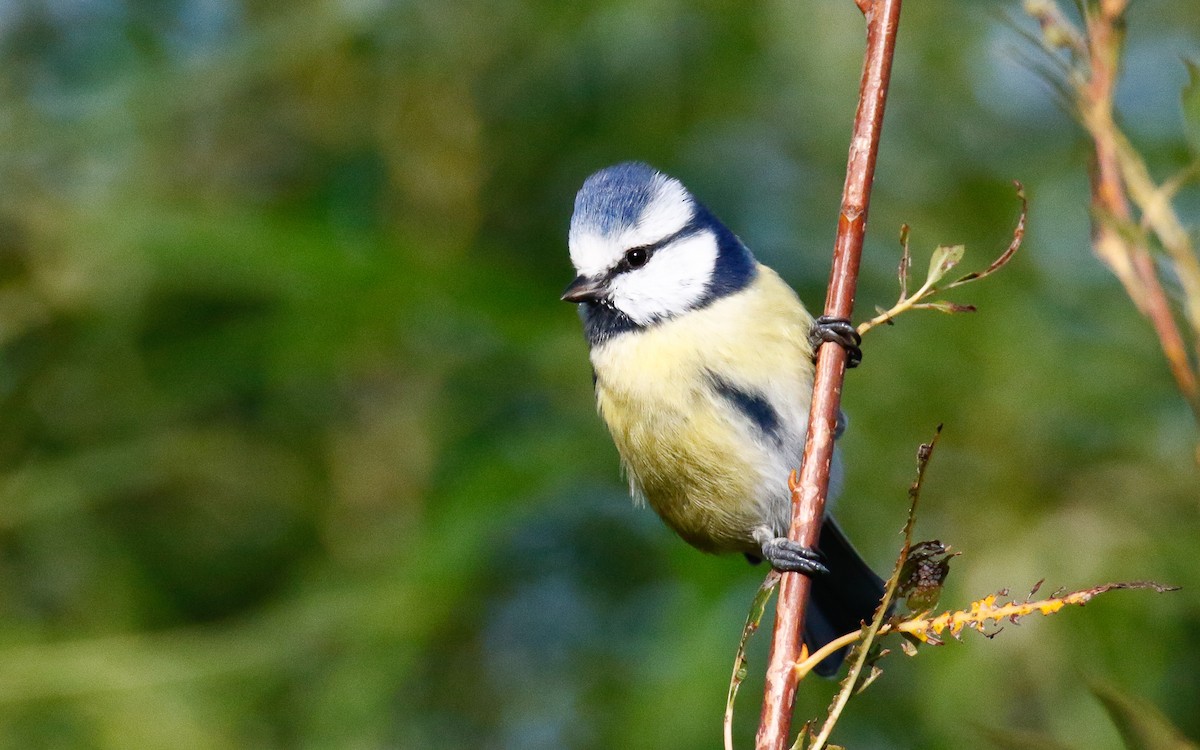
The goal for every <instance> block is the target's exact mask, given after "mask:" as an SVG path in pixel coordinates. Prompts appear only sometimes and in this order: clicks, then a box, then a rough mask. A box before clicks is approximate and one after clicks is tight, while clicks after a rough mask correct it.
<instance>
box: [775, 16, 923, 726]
mask: <svg viewBox="0 0 1200 750" xmlns="http://www.w3.org/2000/svg"><path fill="white" fill-rule="evenodd" d="M856 4H857V5H858V7H859V9H860V10H861V11H862V12H863V15H864V16H865V18H866V23H867V46H866V53H865V55H864V62H863V73H862V81H861V83H860V86H859V98H858V110H857V112H856V113H855V116H854V129H853V134H852V137H851V141H850V153H849V156H848V159H847V166H846V184H845V186H844V188H843V191H842V206H841V212H840V215H839V216H838V231H837V239H836V240H835V242H834V251H833V268H832V270H831V272H830V283H829V292H828V296H827V297H826V300H825V314H826V315H829V316H833V317H837V318H846V319H849V318H850V316H851V314H852V313H853V310H854V293H855V288H856V287H857V284H858V266H859V261H860V258H861V256H862V242H863V232H864V230H865V229H866V220H867V208H868V205H869V202H870V193H871V182H872V179H873V178H874V173H875V159H876V156H877V155H878V153H879V135H880V132H881V131H882V129H883V110H884V104H885V103H886V101H887V89H888V81H889V79H890V77H891V68H892V55H893V52H894V50H895V46H896V32H897V29H898V27H899V23H900V4H901V0H856ZM845 369H846V350H845V349H842V348H841V347H840V346H838V345H837V344H824V345H822V346H821V347H820V349H819V350H818V352H817V368H816V375H815V377H814V382H813V399H812V407H811V410H810V412H809V419H808V434H807V437H806V439H805V442H804V456H803V460H802V462H801V469H800V482H799V483H798V484H797V485H796V487H795V488H794V489H793V491H792V524H791V528H790V530H789V533H788V537H789V538H790V539H793V540H795V541H797V542H799V543H801V544H803V545H805V546H808V547H813V546H815V545H816V543H817V539H818V537H819V535H820V529H821V521H822V519H823V518H824V514H825V496H826V493H827V491H828V489H829V466H830V463H831V461H832V459H833V437H834V432H835V429H836V424H837V413H838V407H839V404H840V401H841V391H842V381H843V379H844V376H845ZM809 584H810V581H809V579H808V578H807V577H805V576H802V575H799V574H796V573H785V574H784V575H783V579H782V581H781V582H780V587H779V599H778V602H777V604H776V611H775V630H774V632H773V634H772V641H771V657H770V662H769V664H768V666H767V674H766V686H765V688H764V692H763V705H762V716H761V720H760V722H759V727H758V735H757V738H756V743H755V746H756V747H757V748H758V750H783V749H784V747H785V746H786V744H787V739H788V733H789V731H790V729H791V722H792V707H793V705H794V703H795V698H796V674H795V671H794V670H793V669H792V665H793V664H795V662H796V661H797V660H798V659H797V657H798V656H799V654H800V632H801V629H802V628H803V625H804V608H805V604H806V602H807V601H808V592H809Z"/></svg>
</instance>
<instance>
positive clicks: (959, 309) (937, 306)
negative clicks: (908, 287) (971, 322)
mask: <svg viewBox="0 0 1200 750" xmlns="http://www.w3.org/2000/svg"><path fill="white" fill-rule="evenodd" d="M913 307H919V308H921V309H924V310H937V311H938V312H944V313H965V312H975V305H960V304H958V303H957V302H947V301H946V300H939V301H937V302H922V303H921V304H919V305H913Z"/></svg>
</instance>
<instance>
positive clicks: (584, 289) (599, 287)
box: [562, 276, 605, 304]
mask: <svg viewBox="0 0 1200 750" xmlns="http://www.w3.org/2000/svg"><path fill="white" fill-rule="evenodd" d="M604 292H605V289H604V281H603V280H601V279H589V278H588V277H587V276H576V277H575V280H574V281H572V282H571V283H570V284H568V285H567V289H566V291H564V292H563V296H562V301H563V302H574V303H576V304H579V303H581V302H599V301H600V299H601V298H602V297H604Z"/></svg>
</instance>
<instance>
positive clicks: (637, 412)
mask: <svg viewBox="0 0 1200 750" xmlns="http://www.w3.org/2000/svg"><path fill="white" fill-rule="evenodd" d="M675 385H676V388H677V390H675V391H674V392H673V393H672V394H671V398H670V399H669V401H667V400H664V399H657V398H655V397H654V394H653V393H646V392H643V393H629V392H625V393H621V392H619V391H616V390H614V389H612V388H609V387H606V386H605V385H604V384H603V382H602V381H600V382H598V383H597V389H596V394H597V403H598V405H599V408H600V413H601V415H602V416H603V417H604V421H605V422H606V423H607V425H608V428H609V431H610V432H611V433H612V436H613V442H614V443H615V444H616V446H617V451H618V452H619V453H620V454H621V460H622V463H623V465H624V467H625V470H626V472H627V473H628V475H629V480H630V484H631V486H632V487H633V489H634V492H635V494H637V495H640V496H641V497H643V498H644V499H645V500H646V502H648V503H649V504H650V506H651V507H652V508H653V509H654V510H655V512H657V513H658V515H659V516H660V517H661V518H662V519H663V521H665V522H666V523H667V525H668V526H670V527H671V528H672V529H674V530H675V531H676V533H678V534H679V535H680V536H681V537H683V539H684V540H685V541H687V542H688V543H689V544H691V545H693V546H694V547H697V548H699V549H702V550H705V551H707V552H730V551H744V552H754V551H755V550H756V548H757V547H756V545H755V543H754V541H753V532H754V529H755V528H756V527H757V526H760V525H762V524H763V523H764V522H766V518H765V516H766V515H767V514H766V513H765V512H764V508H763V507H762V504H763V499H764V498H762V497H761V495H762V493H763V488H762V487H761V484H762V478H761V477H760V476H759V471H758V469H757V467H755V466H754V465H753V464H752V463H751V462H750V461H748V460H747V457H748V454H749V455H753V451H755V447H754V446H753V445H752V444H751V443H752V441H750V440H749V438H748V437H745V436H744V435H743V431H742V430H740V429H737V428H736V427H735V426H734V425H731V424H729V419H728V414H727V411H728V410H727V409H724V408H722V406H721V404H719V403H717V402H716V401H715V399H714V398H713V397H712V396H711V395H710V394H709V393H707V392H706V389H705V388H704V386H703V385H702V384H696V385H693V386H692V387H690V388H689V387H681V386H682V384H679V383H678V382H677V383H676V384H675ZM738 437H743V438H744V440H743V441H739V440H738ZM772 494H774V493H772Z"/></svg>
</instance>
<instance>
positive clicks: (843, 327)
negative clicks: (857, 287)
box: [808, 315, 862, 368]
mask: <svg viewBox="0 0 1200 750" xmlns="http://www.w3.org/2000/svg"><path fill="white" fill-rule="evenodd" d="M827 341H829V342H832V343H834V344H837V345H839V346H841V347H842V348H843V349H845V350H846V367H848V368H849V367H858V365H859V363H860V362H862V349H861V348H860V346H859V345H860V344H862V336H860V335H858V331H857V330H855V328H854V324H853V323H851V322H850V321H849V320H847V319H846V318H833V317H830V316H828V315H822V316H821V317H819V318H817V319H816V320H814V321H813V324H812V328H810V329H809V331H808V343H809V344H811V345H812V350H813V358H814V359H815V358H816V356H817V349H818V348H819V347H820V346H821V344H824V343H825V342H827Z"/></svg>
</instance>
